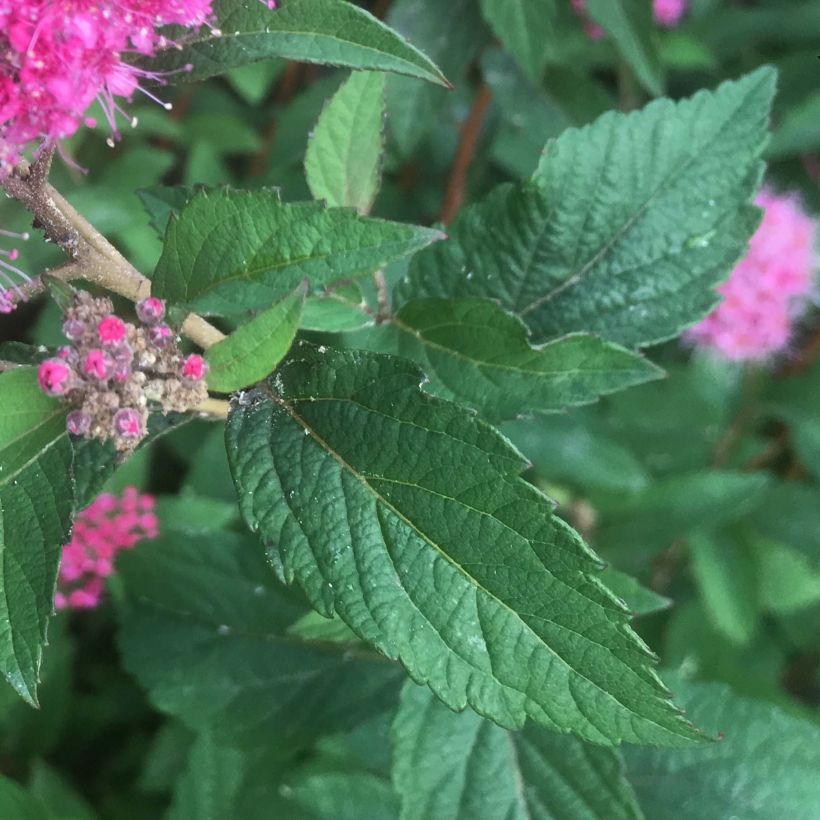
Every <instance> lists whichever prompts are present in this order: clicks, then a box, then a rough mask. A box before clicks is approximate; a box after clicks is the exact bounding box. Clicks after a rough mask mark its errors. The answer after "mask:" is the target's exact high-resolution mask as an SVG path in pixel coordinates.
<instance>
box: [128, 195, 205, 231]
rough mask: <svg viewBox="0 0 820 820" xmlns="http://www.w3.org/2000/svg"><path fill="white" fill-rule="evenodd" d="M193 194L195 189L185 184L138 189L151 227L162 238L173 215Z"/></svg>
mask: <svg viewBox="0 0 820 820" xmlns="http://www.w3.org/2000/svg"><path fill="white" fill-rule="evenodd" d="M193 195H194V189H193V188H188V187H186V186H184V185H154V186H152V187H150V188H140V189H139V190H138V191H137V196H138V197H139V198H140V200H141V201H142V207H143V208H145V212H146V213H147V214H148V219H149V220H150V222H151V227H152V228H153V229H154V230H155V231H156V232H157V236H159V238H160V239H162V237H164V236H165V231H166V229H167V228H168V222H169V221H170V220H171V217H172V216H176V215H177V214H178V213H179V212H180V211H181V210H182V209H183V208H184V207H185V205H186V204H187V203H188V202H189V201H190V199H191V197H192V196H193Z"/></svg>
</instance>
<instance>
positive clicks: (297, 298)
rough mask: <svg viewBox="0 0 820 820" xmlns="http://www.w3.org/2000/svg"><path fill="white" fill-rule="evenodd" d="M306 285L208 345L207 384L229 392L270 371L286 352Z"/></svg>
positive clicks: (300, 308) (300, 311) (294, 331)
mask: <svg viewBox="0 0 820 820" xmlns="http://www.w3.org/2000/svg"><path fill="white" fill-rule="evenodd" d="M306 292H307V286H306V285H303V286H300V287H298V288H297V289H296V291H295V292H294V293H292V294H290V296H286V297H285V298H284V299H282V301H280V302H277V303H276V304H275V305H274V306H273V307H270V308H268V309H267V310H265V311H263V312H262V313H260V314H259V315H257V316H254V317H253V319H251V320H250V321H249V322H247V323H246V324H244V325H240V326H239V327H238V328H237V329H236V330H234V332H233V333H231V335H230V336H228V337H227V338H226V339H223V340H222V341H221V342H217V344H215V345H214V346H213V347H210V348H208V350H207V352H206V353H205V358H206V359H207V360H208V364H209V365H210V368H211V369H210V371H209V372H208V387H209V388H210V389H211V390H216V391H218V392H220V393H231V392H233V391H234V390H239V389H240V388H242V387H247V386H248V385H249V384H254V383H256V382H258V381H259V380H260V379H263V378H264V377H265V376H267V375H268V374H269V373H271V372H272V371H273V370H274V368H275V367H276V365H278V364H279V362H280V361H282V359H283V358H284V356H285V354H286V353H287V352H288V349H289V348H290V346H291V344H293V339H294V337H295V336H296V331H297V330H298V328H299V319H300V318H301V315H302V305H303V304H304V301H305V293H306Z"/></svg>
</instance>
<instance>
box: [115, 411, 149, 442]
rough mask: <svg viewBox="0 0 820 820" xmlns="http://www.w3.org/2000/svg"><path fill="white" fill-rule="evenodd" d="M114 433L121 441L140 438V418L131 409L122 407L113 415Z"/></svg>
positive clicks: (141, 429)
mask: <svg viewBox="0 0 820 820" xmlns="http://www.w3.org/2000/svg"><path fill="white" fill-rule="evenodd" d="M114 432H115V433H116V434H117V435H118V436H119V437H120V438H122V439H126V440H133V439H138V438H141V437H142V434H143V427H142V417H141V416H140V414H139V412H137V411H136V410H134V409H133V408H132V407H123V408H122V409H121V410H117V412H116V413H115V414H114Z"/></svg>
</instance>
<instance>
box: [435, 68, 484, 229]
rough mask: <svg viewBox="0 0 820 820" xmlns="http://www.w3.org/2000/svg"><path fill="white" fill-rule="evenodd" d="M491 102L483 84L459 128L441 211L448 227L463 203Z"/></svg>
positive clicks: (442, 219) (442, 218)
mask: <svg viewBox="0 0 820 820" xmlns="http://www.w3.org/2000/svg"><path fill="white" fill-rule="evenodd" d="M491 101H492V92H491V91H490V87H489V86H488V85H487V84H486V83H484V84H482V86H481V87H480V88H479V89H478V91H477V92H476V95H475V99H474V100H473V107H472V108H471V109H470V113H469V114H468V116H467V119H466V120H465V121H464V125H463V126H462V127H461V139H460V141H459V144H458V150H457V151H456V156H455V160H454V161H453V168H452V171H451V172H450V179H449V180H448V181H447V190H446V192H445V194H444V206H443V207H442V210H441V221H442V222H443V223H444V224H445V225H449V224H450V223H451V222H452V221H453V220H454V219H455V217H456V214H458V212H459V210H461V206H462V204H463V202H464V192H465V189H466V187H467V174H468V173H469V170H470V166H471V165H472V162H473V159H474V158H475V153H476V148H477V147H478V138H479V136H480V135H481V127H482V125H483V124H484V115H485V114H486V113H487V108H488V107H489V105H490V102H491Z"/></svg>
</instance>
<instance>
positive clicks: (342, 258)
mask: <svg viewBox="0 0 820 820" xmlns="http://www.w3.org/2000/svg"><path fill="white" fill-rule="evenodd" d="M442 236H443V235H442V234H441V233H440V232H439V231H435V230H432V229H430V228H420V227H416V226H413V225H403V224H399V223H396V222H386V221H383V220H379V219H367V218H365V217H362V216H359V214H357V213H356V212H355V211H354V210H353V209H350V208H325V207H324V206H323V205H322V204H321V203H318V202H302V203H294V204H290V203H283V202H281V201H280V200H279V197H278V195H277V194H276V192H274V191H245V192H238V191H228V190H224V189H220V190H217V191H210V192H200V193H198V194H196V195H195V196H194V197H193V198H192V199H191V200H190V201H189V202H188V204H187V205H186V206H185V208H184V209H183V210H182V211H181V212H180V214H179V216H178V217H177V218H172V220H171V222H170V224H169V226H168V230H167V232H166V237H165V244H164V246H163V250H162V256H161V257H160V260H159V263H158V264H157V268H156V270H155V272H154V275H153V277H152V279H153V293H154V294H155V295H156V296H160V297H162V298H165V299H168V300H169V301H171V302H176V303H183V304H185V305H188V306H190V307H192V308H194V309H196V310H198V311H200V312H205V313H220V312H226V313H231V312H233V313H237V312H241V311H244V310H248V309H253V308H261V307H268V306H269V305H270V304H271V303H272V302H275V301H276V300H277V299H281V298H282V297H283V296H285V295H286V294H288V293H290V292H291V291H293V290H294V289H295V288H296V286H297V285H298V284H299V283H300V282H301V281H302V280H303V279H306V278H307V279H309V280H310V283H311V284H312V285H314V286H320V285H328V284H331V283H333V282H338V281H341V280H344V279H349V278H351V277H356V276H363V275H366V274H369V273H371V272H372V271H374V270H376V269H377V268H379V267H383V266H384V265H386V264H387V263H388V262H391V261H393V260H395V259H399V258H401V257H403V256H406V255H408V254H411V253H414V252H415V251H417V250H419V249H421V248H423V247H424V246H425V245H428V244H430V242H434V241H436V240H437V239H440V238H441V237H442Z"/></svg>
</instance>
